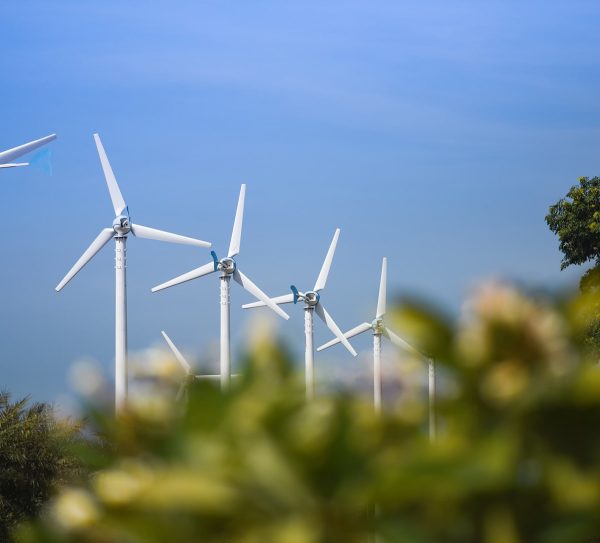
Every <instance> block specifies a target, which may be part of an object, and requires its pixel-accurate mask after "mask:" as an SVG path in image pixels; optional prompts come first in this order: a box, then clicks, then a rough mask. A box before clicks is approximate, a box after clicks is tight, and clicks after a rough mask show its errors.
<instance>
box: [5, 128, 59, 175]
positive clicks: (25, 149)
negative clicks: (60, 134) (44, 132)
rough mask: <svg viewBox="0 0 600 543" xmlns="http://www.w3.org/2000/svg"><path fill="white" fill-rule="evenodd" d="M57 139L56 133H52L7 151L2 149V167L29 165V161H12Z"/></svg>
mask: <svg viewBox="0 0 600 543" xmlns="http://www.w3.org/2000/svg"><path fill="white" fill-rule="evenodd" d="M55 139H56V134H50V135H49V136H46V137H44V138H40V139H39V140H35V141H30V142H29V143H25V144H23V145H19V146H18V147H13V148H12V149H8V150H7V151H2V152H1V153H0V168H17V167H19V166H29V162H11V161H12V160H15V158H19V157H22V156H23V155H26V154H27V153H31V151H35V149H38V148H39V147H41V146H42V145H46V144H47V143H50V142H51V141H53V140H55Z"/></svg>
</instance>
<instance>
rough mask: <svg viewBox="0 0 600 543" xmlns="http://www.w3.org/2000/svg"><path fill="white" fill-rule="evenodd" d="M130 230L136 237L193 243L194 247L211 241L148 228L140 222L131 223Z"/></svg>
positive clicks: (207, 244) (205, 245)
mask: <svg viewBox="0 0 600 543" xmlns="http://www.w3.org/2000/svg"><path fill="white" fill-rule="evenodd" d="M131 231H132V232H133V235H134V236H136V237H138V238H146V239H154V240H156V241H167V242H169V243H181V244H183V245H195V246H196V247H210V246H211V243H209V242H208V241H202V240H201V239H196V238H188V237H187V236H180V235H179V234H171V232H165V231H164V230H157V229H156V228H149V227H148V226H142V225H141V224H132V225H131Z"/></svg>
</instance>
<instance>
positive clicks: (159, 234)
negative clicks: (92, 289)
mask: <svg viewBox="0 0 600 543" xmlns="http://www.w3.org/2000/svg"><path fill="white" fill-rule="evenodd" d="M94 140H95V141H96V147H97V148H98V154H99V155H100V163H101V164H102V170H103V172H104V177H105V178H106V184H107V186H108V192H109V193H110V199H111V201H112V205H113V208H114V211H115V219H114V220H113V223H112V226H111V227H110V228H104V229H103V230H102V231H101V232H100V234H98V237H97V238H96V239H95V240H94V241H92V243H91V245H90V246H89V247H88V248H87V249H86V250H85V252H84V253H83V254H82V255H81V257H80V258H79V260H78V261H77V262H75V264H74V266H73V267H72V268H71V269H70V270H69V272H68V273H67V275H65V277H64V278H63V280H62V281H61V282H60V283H59V284H58V286H57V287H56V289H55V290H56V291H57V292H58V291H60V290H61V289H62V288H63V287H64V286H65V285H66V284H67V283H68V282H69V281H70V280H71V279H73V277H75V275H76V274H77V273H78V272H79V271H80V270H81V269H82V268H83V267H84V266H85V265H86V264H87V263H88V262H89V261H90V260H91V259H92V258H93V257H94V256H95V255H96V253H97V252H98V251H100V249H102V247H104V246H105V245H106V244H107V243H108V242H109V241H110V240H111V239H113V238H114V240H115V279H116V284H115V407H116V411H117V413H119V412H120V410H121V409H122V408H123V406H124V405H125V403H126V401H127V294H126V276H125V273H126V242H127V236H128V235H129V233H130V232H131V233H132V234H133V235H134V236H136V237H138V238H147V239H154V240H158V241H167V242H170V243H182V244H186V245H194V246H196V247H210V246H211V244H210V243H208V242H207V241H201V240H199V239H194V238H188V237H185V236H180V235H178V234H171V233H170V232H164V231H162V230H156V229H154V228H149V227H147V226H142V225H140V224H134V223H132V222H131V220H130V217H129V208H128V207H127V204H126V203H125V200H124V199H123V196H122V194H121V191H120V189H119V185H118V184H117V180H116V178H115V175H114V173H113V171H112V168H111V167H110V163H109V162H108V158H107V156H106V153H105V151H104V147H103V146H102V142H101V141H100V137H99V136H98V134H94Z"/></svg>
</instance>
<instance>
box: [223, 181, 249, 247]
mask: <svg viewBox="0 0 600 543" xmlns="http://www.w3.org/2000/svg"><path fill="white" fill-rule="evenodd" d="M245 199H246V185H245V184H244V185H242V187H241V188H240V197H239V198H238V205H237V209H236V211H235V221H234V222H233V231H232V232H231V241H230V242H229V251H228V253H227V256H228V257H229V258H231V257H232V256H235V255H237V254H238V253H239V252H240V242H241V240H242V223H243V222H244V200H245Z"/></svg>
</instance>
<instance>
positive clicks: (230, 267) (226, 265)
mask: <svg viewBox="0 0 600 543" xmlns="http://www.w3.org/2000/svg"><path fill="white" fill-rule="evenodd" d="M235 267H236V264H235V260H233V258H229V257H227V258H222V259H221V260H220V261H219V269H220V270H221V271H222V272H223V273H224V274H225V275H231V274H232V273H233V272H234V271H235Z"/></svg>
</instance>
